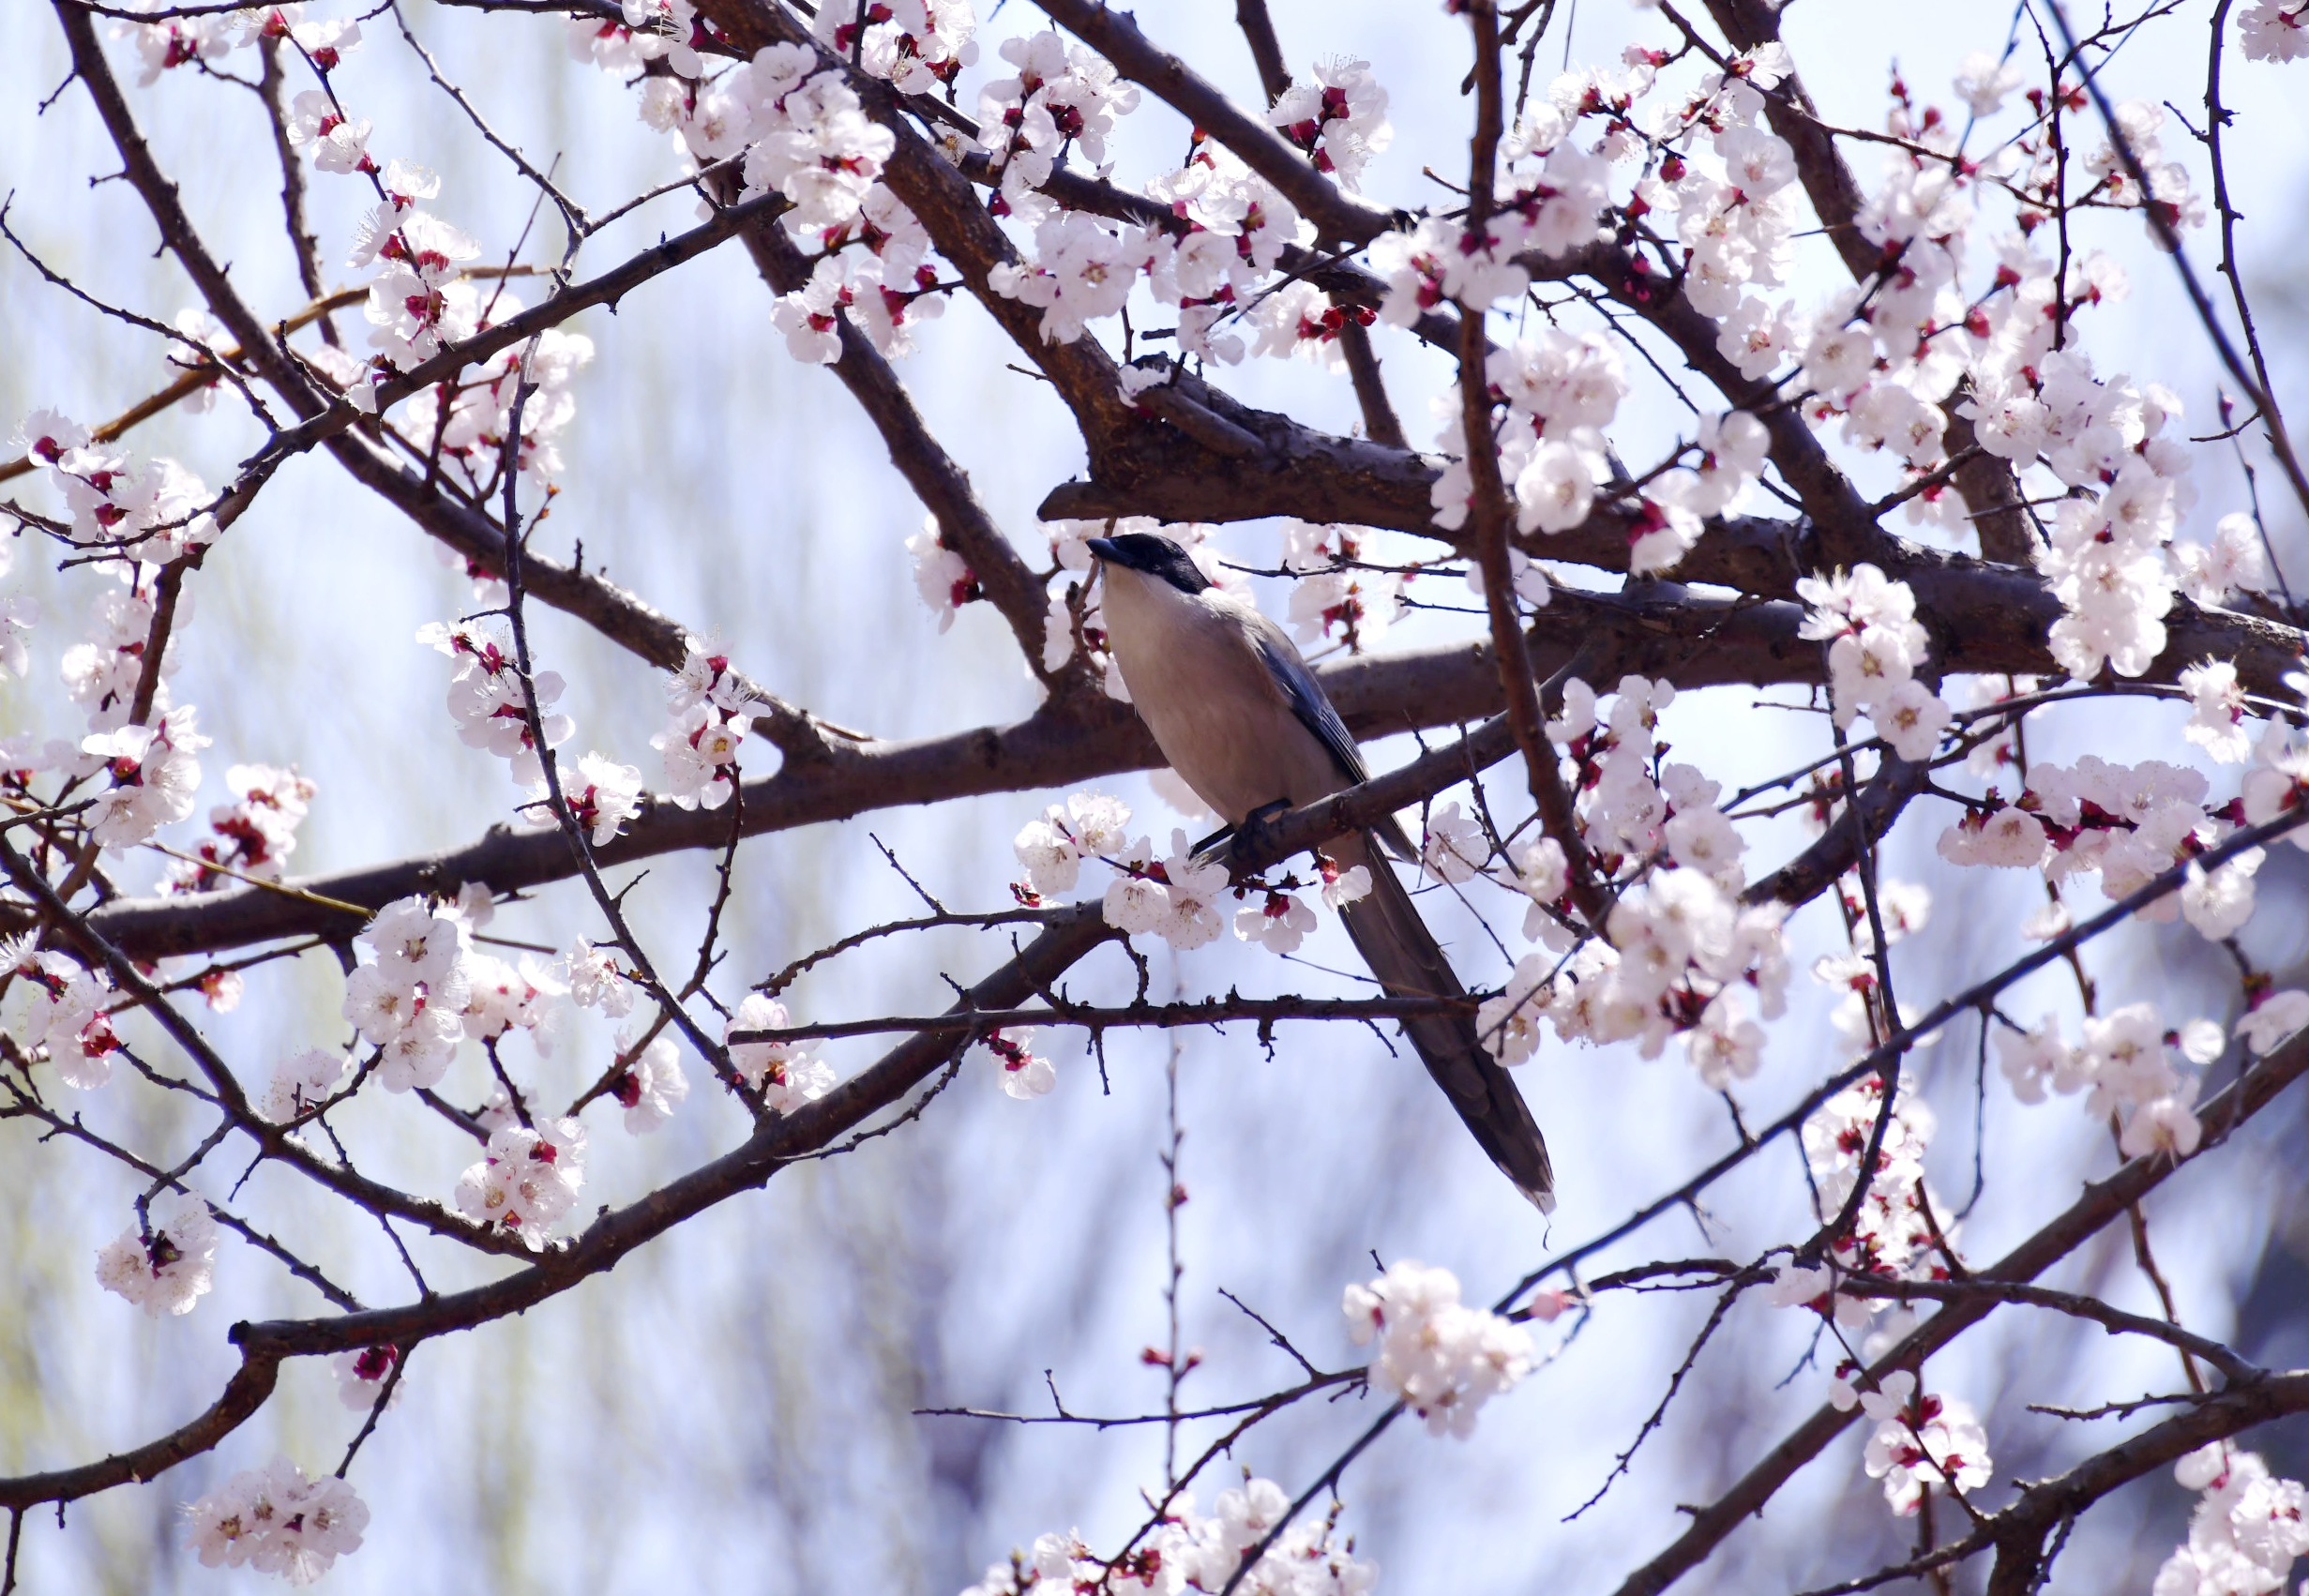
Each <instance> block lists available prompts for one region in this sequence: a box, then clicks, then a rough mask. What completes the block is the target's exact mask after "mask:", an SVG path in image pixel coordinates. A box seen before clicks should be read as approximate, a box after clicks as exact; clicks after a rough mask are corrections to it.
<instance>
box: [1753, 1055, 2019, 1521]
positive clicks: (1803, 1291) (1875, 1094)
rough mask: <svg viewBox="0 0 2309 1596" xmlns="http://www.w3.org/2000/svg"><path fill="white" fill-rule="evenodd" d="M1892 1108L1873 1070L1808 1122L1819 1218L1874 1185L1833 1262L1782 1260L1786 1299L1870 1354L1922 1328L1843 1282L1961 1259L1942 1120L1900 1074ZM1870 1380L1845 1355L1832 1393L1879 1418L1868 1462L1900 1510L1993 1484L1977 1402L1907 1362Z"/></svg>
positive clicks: (1942, 1273) (1924, 1273)
mask: <svg viewBox="0 0 2309 1596" xmlns="http://www.w3.org/2000/svg"><path fill="white" fill-rule="evenodd" d="M1897 1091H1898V1096H1897V1099H1896V1101H1895V1102H1894V1104H1893V1105H1892V1112H1891V1114H1890V1115H1889V1116H1887V1115H1886V1114H1885V1112H1884V1108H1885V1103H1884V1092H1885V1078H1884V1077H1882V1076H1881V1075H1868V1076H1864V1077H1862V1078H1861V1079H1860V1080H1858V1081H1855V1082H1854V1083H1853V1084H1852V1085H1850V1086H1848V1087H1846V1088H1845V1089H1844V1090H1843V1091H1842V1092H1838V1093H1836V1095H1835V1096H1834V1097H1832V1098H1830V1099H1829V1100H1828V1101H1827V1102H1826V1103H1824V1104H1822V1105H1821V1106H1820V1107H1819V1109H1818V1110H1816V1111H1815V1112H1814V1113H1813V1114H1812V1115H1811V1117H1810V1118H1808V1119H1807V1120H1805V1122H1804V1124H1803V1151H1804V1160H1805V1163H1806V1165H1807V1167H1809V1169H1810V1171H1811V1177H1812V1183H1813V1187H1814V1190H1815V1191H1816V1192H1817V1193H1818V1202H1819V1215H1820V1218H1821V1220H1822V1221H1823V1222H1825V1221H1827V1220H1828V1219H1830V1218H1832V1217H1834V1216H1836V1215H1840V1214H1841V1213H1842V1212H1843V1211H1844V1208H1845V1206H1846V1204H1847V1203H1848V1202H1849V1201H1850V1199H1851V1196H1852V1192H1853V1190H1854V1187H1855V1186H1856V1185H1857V1184H1858V1183H1859V1182H1861V1181H1862V1180H1863V1179H1864V1178H1865V1180H1866V1191H1865V1193H1864V1196H1863V1197H1862V1199H1861V1202H1860V1204H1859V1207H1858V1209H1857V1211H1856V1212H1855V1213H1854V1215H1853V1219H1852V1223H1851V1224H1850V1226H1849V1227H1847V1228H1844V1229H1841V1230H1839V1231H1838V1232H1837V1233H1836V1234H1835V1235H1834V1237H1833V1238H1832V1239H1831V1242H1830V1246H1829V1253H1828V1257H1827V1258H1826V1259H1825V1260H1824V1261H1823V1262H1821V1263H1819V1264H1814V1265H1804V1264H1801V1263H1787V1264H1783V1265H1782V1266H1781V1267H1780V1269H1779V1272H1778V1274H1777V1277H1776V1278H1775V1279H1774V1281H1773V1286H1772V1291H1771V1298H1772V1301H1773V1302H1774V1303H1776V1304H1778V1305H1780V1306H1783V1307H1791V1306H1802V1307H1806V1308H1809V1309H1811V1310H1812V1311H1814V1312H1816V1313H1819V1314H1820V1315H1822V1316H1823V1317H1827V1318H1828V1319H1830V1320H1832V1321H1833V1323H1834V1325H1835V1327H1836V1330H1837V1333H1838V1335H1839V1337H1849V1336H1850V1335H1852V1334H1854V1333H1860V1332H1862V1331H1866V1332H1867V1333H1866V1334H1865V1335H1864V1337H1863V1338H1862V1340H1861V1346H1860V1356H1861V1358H1862V1359H1871V1360H1872V1359H1875V1358H1877V1357H1879V1356H1880V1355H1882V1353H1883V1352H1885V1351H1886V1350H1887V1349H1889V1348H1891V1347H1892V1346H1893V1345H1894V1343H1896V1342H1897V1341H1899V1340H1900V1338H1901V1337H1902V1336H1904V1335H1905V1334H1907V1333H1908V1332H1909V1329H1911V1328H1912V1327H1913V1325H1914V1324H1915V1315H1914V1314H1913V1313H1912V1312H1911V1311H1910V1310H1909V1309H1908V1308H1906V1307H1900V1308H1894V1309H1890V1310H1887V1308H1886V1304H1885V1301H1884V1300H1883V1299H1879V1298H1872V1297H1867V1296H1862V1295H1858V1294H1855V1293H1852V1292H1849V1291H1845V1290H1840V1289H1838V1287H1839V1284H1840V1283H1841V1282H1843V1281H1845V1280H1848V1279H1853V1278H1858V1279H1875V1280H1901V1279H1912V1280H1944V1279H1946V1278H1948V1276H1949V1273H1950V1272H1951V1269H1950V1266H1951V1263H1952V1262H1953V1261H1954V1256H1955V1254H1954V1249H1955V1245H1956V1240H1957V1226H1956V1223H1955V1220H1954V1216H1953V1214H1952V1213H1951V1212H1950V1211H1949V1210H1948V1208H1947V1207H1946V1205H1945V1204H1942V1203H1940V1202H1939V1201H1938V1200H1937V1199H1936V1198H1935V1197H1933V1195H1932V1191H1931V1188H1930V1186H1929V1184H1928V1183H1927V1182H1926V1181H1925V1179H1924V1153H1925V1151H1926V1150H1927V1149H1928V1148H1929V1147H1930V1146H1931V1143H1932V1135H1933V1131H1934V1129H1935V1126H1936V1123H1937V1122H1936V1120H1935V1118H1934V1115H1933V1113H1932V1109H1931V1107H1930V1106H1929V1105H1927V1104H1926V1103H1924V1101H1923V1100H1922V1099H1920V1098H1919V1097H1917V1096H1916V1095H1915V1093H1914V1092H1913V1091H1911V1090H1910V1088H1909V1083H1908V1082H1907V1081H1905V1080H1903V1081H1901V1082H1900V1083H1899V1085H1898V1088H1897ZM1879 1125H1880V1126H1881V1127H1882V1140H1881V1142H1880V1143H1879V1142H1878V1141H1877V1135H1878V1128H1879ZM1872 1145H1874V1146H1875V1147H1876V1157H1875V1160H1874V1162H1873V1163H1871V1162H1870V1161H1869V1157H1868V1152H1869V1149H1870V1147H1871V1146H1872ZM1871 1326H1872V1327H1873V1328H1871ZM1848 1345H1849V1341H1848ZM1864 1378H1866V1377H1865V1373H1864V1366H1863V1363H1861V1362H1860V1361H1859V1360H1855V1359H1852V1358H1847V1359H1846V1360H1845V1361H1844V1362H1843V1363H1841V1364H1840V1365H1839V1366H1838V1368H1837V1370H1836V1374H1835V1378H1834V1380H1833V1381H1832V1382H1831V1384H1830V1387H1829V1401H1830V1403H1831V1405H1833V1406H1834V1407H1835V1408H1837V1409H1839V1410H1840V1411H1844V1412H1849V1411H1850V1410H1851V1409H1852V1408H1855V1407H1858V1408H1860V1409H1861V1410H1862V1412H1863V1413H1864V1416H1865V1417H1866V1418H1868V1419H1869V1420H1871V1421H1872V1422H1873V1423H1874V1424H1875V1428H1874V1429H1873V1430H1872V1431H1871V1432H1870V1434H1869V1437H1868V1442H1867V1446H1866V1448H1865V1450H1864V1453H1863V1454H1862V1467H1863V1468H1864V1469H1865V1470H1866V1472H1867V1474H1868V1477H1869V1478H1870V1479H1874V1480H1881V1481H1882V1482H1883V1483H1884V1499H1885V1501H1886V1502H1887V1503H1889V1504H1890V1506H1891V1507H1892V1510H1893V1512H1894V1513H1896V1514H1899V1515H1900V1516H1902V1517H1907V1516H1909V1515H1911V1514H1913V1513H1916V1512H1917V1511H1918V1508H1919V1506H1920V1505H1921V1503H1922V1501H1923V1499H1924V1492H1925V1491H1926V1490H1929V1489H1935V1488H1938V1489H1944V1490H1948V1491H1952V1492H1956V1493H1961V1492H1964V1491H1969V1490H1972V1489H1975V1488H1977V1487H1978V1486H1981V1485H1985V1484H1986V1483H1988V1481H1989V1478H1990V1474H1991V1470H1992V1468H1993V1463H1992V1460H1991V1458H1990V1455H1989V1451H1988V1437H1987V1433H1986V1431H1985V1430H1984V1429H1983V1428H1982V1426H1981V1423H1980V1418H1979V1415H1978V1414H1977V1413H1976V1412H1975V1411H1974V1410H1973V1408H1972V1407H1971V1405H1970V1404H1969V1403H1967V1402H1965V1401H1963V1400H1962V1399H1960V1398H1958V1397H1954V1396H1949V1395H1945V1394H1936V1393H1925V1392H1923V1391H1922V1390H1920V1389H1919V1387H1918V1384H1917V1378H1916V1376H1915V1374H1914V1373H1913V1372H1911V1371H1909V1370H1907V1369H1898V1370H1894V1371H1892V1372H1890V1373H1888V1374H1884V1375H1882V1376H1880V1377H1879V1378H1878V1379H1877V1380H1876V1381H1875V1383H1874V1384H1873V1386H1866V1385H1864V1384H1863V1383H1862V1382H1863V1381H1864Z"/></svg>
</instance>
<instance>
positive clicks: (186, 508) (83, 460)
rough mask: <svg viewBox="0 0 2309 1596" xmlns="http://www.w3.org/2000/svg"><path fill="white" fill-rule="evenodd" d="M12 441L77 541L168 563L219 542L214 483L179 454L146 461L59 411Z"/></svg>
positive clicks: (29, 420)
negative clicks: (40, 476) (42, 478)
mask: <svg viewBox="0 0 2309 1596" xmlns="http://www.w3.org/2000/svg"><path fill="white" fill-rule="evenodd" d="M8 444H9V447H10V449H11V450H12V451H16V452H17V453H18V455H19V458H21V459H29V460H31V461H32V462H34V463H35V464H36V465H37V466H38V467H40V468H41V469H42V470H44V471H45V473H46V474H47V479H48V483H49V486H50V487H52V488H53V489H55V490H56V494H57V496H58V497H59V498H61V499H62V500H63V501H64V504H65V507H66V511H67V513H68V516H69V517H70V536H71V538H72V541H73V542H74V543H76V544H78V545H80V546H81V547H82V548H84V549H102V550H110V551H113V552H116V553H119V554H121V555H124V556H126V557H127V558H128V559H129V560H132V561H142V562H144V563H147V564H150V565H167V564H168V563H169V562H170V561H172V560H177V559H181V558H183V557H184V555H185V554H186V553H188V552H189V551H190V550H194V549H200V548H205V547H206V546H207V545H209V544H211V543H214V542H215V541H216V540H217V536H218V527H217V518H216V517H215V516H214V515H213V514H211V513H210V512H209V510H208V509H207V508H206V506H207V505H208V504H209V503H210V495H209V491H208V489H207V487H206V485H205V484H204V483H203V482H202V481H201V479H200V478H199V477H198V476H195V475H194V474H192V473H191V472H189V471H188V470H186V469H185V468H184V467H183V466H182V465H179V464H178V463H177V462H176V461H174V460H173V459H148V460H139V459H137V457H136V456H135V455H133V454H131V453H130V452H128V450H126V449H118V448H115V447H113V445H112V444H104V443H99V442H98V441H97V439H96V437H95V435H94V434H93V433H91V432H90V431H89V429H87V428H86V427H83V425H81V424H80V423H79V422H77V421H74V420H73V419H72V418H71V417H69V416H68V415H64V414H60V413H58V412H56V411H53V410H36V411H33V412H32V413H31V414H28V415H26V416H25V417H24V418H23V420H22V421H21V422H19V423H18V424H17V427H16V429H15V431H14V432H13V433H11V434H10V435H9V438H8ZM137 640H138V641H140V642H141V641H143V634H142V633H139V634H138V638H137ZM17 674H18V675H22V674H23V670H21V669H19V670H17Z"/></svg>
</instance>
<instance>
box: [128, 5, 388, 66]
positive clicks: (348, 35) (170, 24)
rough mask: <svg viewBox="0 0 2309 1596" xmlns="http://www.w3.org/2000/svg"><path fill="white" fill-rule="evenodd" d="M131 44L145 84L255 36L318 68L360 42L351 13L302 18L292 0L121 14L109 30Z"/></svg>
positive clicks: (216, 57) (220, 55)
mask: <svg viewBox="0 0 2309 1596" xmlns="http://www.w3.org/2000/svg"><path fill="white" fill-rule="evenodd" d="M129 9H131V10H136V11H165V10H169V9H172V8H171V7H170V6H169V5H168V4H167V0H139V3H138V4H136V5H133V6H131V7H129ZM114 32H115V36H116V37H120V36H125V37H126V38H128V40H129V42H130V43H131V44H133V45H134V46H135V49H136V53H137V56H138V61H139V65H140V67H141V68H142V70H141V72H140V74H139V76H138V78H137V83H138V85H139V86H140V87H145V88H149V87H150V86H152V84H153V83H156V82H158V80H159V77H160V74H161V73H163V72H165V71H168V70H170V69H171V68H176V67H184V66H189V65H192V64H193V63H195V62H215V61H221V60H223V59H224V58H225V57H226V56H228V55H230V54H232V53H233V52H234V51H235V50H245V49H250V48H253V47H254V46H255V45H256V44H258V43H259V42H260V41H261V40H264V39H285V40H287V41H288V42H289V43H290V44H292V45H293V46H294V47H295V48H296V49H297V50H299V51H301V52H303V53H305V54H307V55H309V56H310V57H311V58H312V59H313V61H314V62H315V63H316V64H317V65H319V66H320V67H321V68H322V69H323V70H324V71H328V70H333V69H334V68H336V66H337V62H338V59H339V58H340V56H341V55H342V54H343V53H345V52H347V51H349V50H351V49H353V48H354V47H355V45H357V44H359V43H360V42H361V24H360V23H359V22H358V21H356V20H355V19H353V18H345V19H342V20H336V21H322V22H307V21H306V20H305V8H304V6H303V5H302V4H301V3H298V0H291V3H289V4H286V5H279V6H249V7H244V8H241V9H240V10H237V11H218V12H211V13H209V14H207V15H195V16H189V17H183V16H177V17H167V18H163V19H162V20H160V21H158V22H151V23H140V22H134V21H126V20H124V21H123V22H121V23H119V25H118V26H117V27H116V29H115V30H114Z"/></svg>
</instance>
